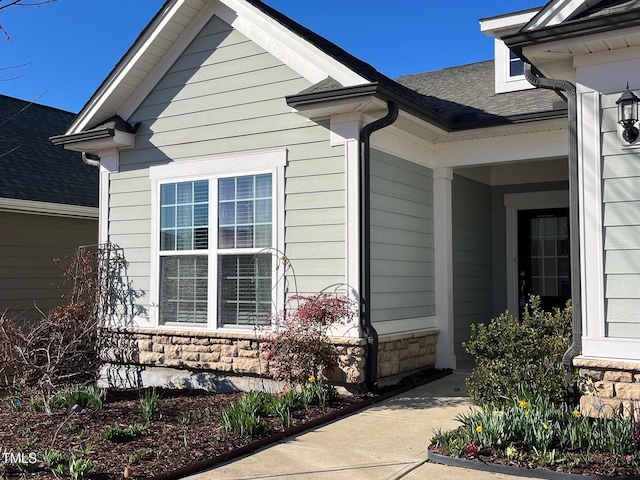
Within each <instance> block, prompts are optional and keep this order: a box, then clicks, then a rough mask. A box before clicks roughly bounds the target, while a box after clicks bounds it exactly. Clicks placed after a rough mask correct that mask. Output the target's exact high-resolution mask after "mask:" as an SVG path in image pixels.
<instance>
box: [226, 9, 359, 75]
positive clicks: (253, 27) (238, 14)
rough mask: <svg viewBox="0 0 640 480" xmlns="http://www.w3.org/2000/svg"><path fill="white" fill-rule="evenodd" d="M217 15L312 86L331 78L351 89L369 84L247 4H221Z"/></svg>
mask: <svg viewBox="0 0 640 480" xmlns="http://www.w3.org/2000/svg"><path fill="white" fill-rule="evenodd" d="M214 11H215V14H216V15H217V16H218V17H220V18H221V19H222V20H224V21H225V22H227V23H228V24H229V25H231V26H232V27H233V28H235V29H237V30H238V31H239V32H240V33H242V34H243V35H245V36H246V37H247V38H249V39H250V40H252V41H254V42H255V43H256V44H258V45H260V46H261V47H262V48H264V49H265V50H266V51H267V52H269V53H270V54H272V55H273V56H275V57H276V58H278V59H279V60H280V61H282V62H283V63H285V64H286V65H287V66H289V67H291V68H292V69H293V70H295V71H296V72H298V73H299V74H300V75H302V76H303V77H304V78H306V79H307V80H309V81H310V82H311V83H317V82H320V81H321V80H324V79H325V78H327V77H331V78H333V79H335V80H336V81H337V82H339V83H340V84H341V85H343V86H345V87H348V86H351V85H360V84H363V83H367V82H368V80H367V79H366V78H364V77H362V76H360V75H357V74H356V73H355V72H354V71H353V70H351V69H349V68H347V67H346V66H344V65H343V64H342V63H340V62H338V61H337V60H336V59H334V58H332V57H331V56H329V55H327V54H326V53H324V52H323V51H321V50H320V49H318V48H317V47H315V46H314V45H312V44H311V43H309V42H308V41H306V40H304V39H302V38H301V37H299V36H298V35H296V34H295V33H294V32H292V31H290V30H289V29H287V28H285V27H284V26H283V25H281V24H279V23H278V22H276V21H275V20H273V19H272V18H270V17H269V16H267V15H265V14H264V13H263V12H261V11H260V10H259V9H257V8H256V7H253V6H252V5H249V4H248V3H247V2H244V1H243V0H221V1H220V2H219V3H218V4H217V5H216V7H215V9H214Z"/></svg>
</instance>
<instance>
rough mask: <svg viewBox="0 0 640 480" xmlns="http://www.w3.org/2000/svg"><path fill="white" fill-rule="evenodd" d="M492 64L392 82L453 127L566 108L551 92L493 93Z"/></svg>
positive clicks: (428, 73)
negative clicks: (418, 96) (412, 93)
mask: <svg viewBox="0 0 640 480" xmlns="http://www.w3.org/2000/svg"><path fill="white" fill-rule="evenodd" d="M494 68H495V67H494V61H493V60H488V61H484V62H478V63H471V64H468V65H462V66H459V67H450V68H445V69H442V70H436V71H432V72H424V73H417V74H414V75H404V76H402V77H399V78H397V79H396V81H397V82H398V83H400V84H402V85H404V86H406V87H408V88H410V89H412V90H415V91H416V92H418V93H419V94H421V95H422V96H423V97H424V102H425V103H426V104H427V105H428V106H429V107H430V108H431V109H432V110H435V111H436V112H438V113H439V114H440V115H443V116H444V117H446V118H447V119H449V120H450V121H451V122H452V123H453V124H454V125H456V124H458V125H459V124H461V123H466V122H474V121H482V120H488V119H496V118H509V117H514V116H518V115H530V114H538V113H544V112H552V111H558V110H563V109H566V102H565V101H564V100H562V98H561V97H560V96H559V95H558V94H557V93H555V92H553V91H551V90H542V89H530V90H521V91H516V92H508V93H495V83H494V82H495V81H494Z"/></svg>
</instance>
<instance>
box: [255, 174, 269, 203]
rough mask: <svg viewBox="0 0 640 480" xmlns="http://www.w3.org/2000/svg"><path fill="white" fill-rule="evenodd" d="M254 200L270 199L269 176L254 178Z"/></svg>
mask: <svg viewBox="0 0 640 480" xmlns="http://www.w3.org/2000/svg"><path fill="white" fill-rule="evenodd" d="M255 196H256V198H271V175H269V174H267V175H257V176H256V194H255Z"/></svg>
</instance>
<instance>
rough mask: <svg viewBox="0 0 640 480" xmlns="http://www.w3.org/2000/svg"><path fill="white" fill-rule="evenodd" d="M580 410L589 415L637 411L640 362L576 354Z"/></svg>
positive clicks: (639, 399)
mask: <svg viewBox="0 0 640 480" xmlns="http://www.w3.org/2000/svg"><path fill="white" fill-rule="evenodd" d="M573 365H574V366H575V367H577V368H578V369H579V370H578V375H579V377H580V385H581V387H582V391H581V392H580V393H581V397H580V411H581V412H582V413H583V414H584V415H588V416H591V417H604V416H611V415H613V414H616V413H622V414H624V415H630V414H632V413H634V412H635V414H636V415H638V414H640V362H637V361H630V360H613V359H599V358H590V357H582V356H579V357H576V358H575V359H574V360H573Z"/></svg>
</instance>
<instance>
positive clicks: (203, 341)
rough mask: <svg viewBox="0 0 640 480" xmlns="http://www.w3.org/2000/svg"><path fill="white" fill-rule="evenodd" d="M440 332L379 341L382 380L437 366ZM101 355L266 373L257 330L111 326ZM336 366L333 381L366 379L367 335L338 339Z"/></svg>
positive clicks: (139, 363) (114, 361)
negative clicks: (438, 335) (121, 327)
mask: <svg viewBox="0 0 640 480" xmlns="http://www.w3.org/2000/svg"><path fill="white" fill-rule="evenodd" d="M437 334H438V332H437V331H436V330H433V331H428V332H421V333H412V334H405V335H396V336H387V337H383V338H380V340H379V352H378V373H379V375H378V376H379V377H380V378H384V377H391V376H394V375H400V374H402V373H405V372H406V373H410V372H413V371H416V370H419V369H423V368H427V367H433V366H434V365H435V358H436V342H437ZM103 339H104V340H105V343H104V345H105V347H104V348H103V349H102V351H101V357H102V359H103V360H104V361H105V362H107V363H108V364H109V365H111V366H118V365H121V366H135V367H143V368H144V367H154V368H157V367H162V368H163V369H166V368H167V367H168V368H173V369H182V370H190V371H199V372H211V373H215V374H219V375H222V376H230V375H235V376H243V375H248V376H254V377H258V376H260V375H262V374H263V373H264V372H265V371H266V360H265V359H264V358H263V357H262V356H261V355H260V335H259V334H256V333H255V332H246V333H244V332H240V333H238V332H233V333H232V332H219V331H197V330H196V331H193V330H191V331H180V330H170V329H160V328H157V329H155V328H146V329H136V330H125V329H110V330H106V331H104V333H103ZM332 341H333V342H334V345H335V346H336V347H337V350H338V360H339V361H338V368H337V369H336V371H335V372H333V374H332V375H331V380H332V381H333V382H335V383H339V384H345V385H359V384H363V383H364V381H365V377H366V373H365V369H366V358H367V341H366V339H350V338H335V339H333V340H332Z"/></svg>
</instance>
